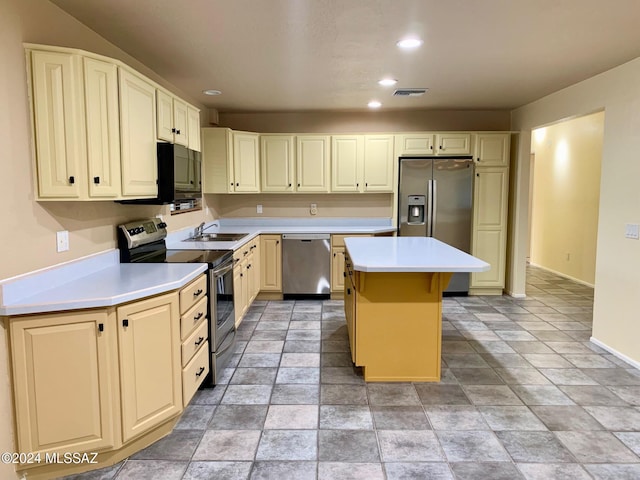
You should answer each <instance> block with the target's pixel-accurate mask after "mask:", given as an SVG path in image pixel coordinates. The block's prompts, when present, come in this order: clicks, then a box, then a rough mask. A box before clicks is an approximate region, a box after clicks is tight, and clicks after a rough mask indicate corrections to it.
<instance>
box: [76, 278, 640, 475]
mask: <svg viewBox="0 0 640 480" xmlns="http://www.w3.org/2000/svg"><path fill="white" fill-rule="evenodd" d="M592 303H593V290H592V289H590V288H587V287H584V286H582V285H579V284H576V283H574V282H571V281H568V280H565V279H562V278H560V277H557V276H554V275H551V274H549V273H547V272H545V271H542V270H540V269H535V268H530V269H529V274H528V288H527V298H526V299H521V300H517V299H513V298H511V297H506V296H503V297H458V298H445V300H444V307H443V317H444V318H443V342H442V357H443V371H442V381H441V382H440V383H437V384H435V383H398V384H392V383H386V384H374V383H372V384H365V382H364V381H363V379H362V376H361V375H360V372H359V371H358V369H354V368H353V366H352V364H351V360H350V354H349V346H348V340H347V331H346V325H345V323H344V315H343V305H342V302H339V301H325V302H313V301H306V302H286V301H284V302H260V301H258V302H254V304H253V306H252V307H251V310H250V312H249V313H248V314H247V316H246V318H245V320H244V321H243V323H242V325H241V328H240V330H239V337H240V341H239V344H238V347H237V353H236V355H235V356H234V359H233V366H232V368H228V369H227V370H226V372H225V375H224V380H223V382H222V383H221V384H220V385H218V386H216V387H215V388H213V389H209V390H202V391H199V392H198V393H197V394H196V397H195V398H194V400H193V401H192V403H191V404H190V405H189V407H188V408H187V409H186V411H185V413H184V415H183V417H182V419H181V420H180V422H179V424H178V425H177V427H176V429H175V430H174V431H173V433H172V434H171V435H169V436H168V437H166V438H165V439H163V440H161V441H159V442H157V443H156V444H154V445H152V446H151V447H149V448H147V449H145V450H143V451H141V452H139V453H137V454H136V455H134V456H132V457H131V458H129V459H128V460H126V461H125V462H122V463H120V464H118V465H115V466H114V467H111V468H109V469H103V470H101V471H98V472H94V473H92V474H91V473H89V474H84V475H80V476H77V477H75V478H81V479H84V480H86V479H97V478H100V479H108V478H116V479H136V480H138V479H154V480H156V479H162V480H171V479H184V480H195V479H216V480H219V479H283V480H284V479H286V480H288V479H296V480H304V479H319V480H325V479H331V480H337V479H366V480H375V479H383V478H387V479H390V480H391V479H440V480H444V479H459V480H466V479H474V480H475V479H491V480H500V479H508V480H514V479H536V480H537V479H544V480H549V479H564V480H572V479H591V478H596V479H615V480H624V479H638V478H640V458H639V456H640V371H638V370H637V369H633V368H631V367H630V366H629V365H628V364H625V363H624V362H622V361H620V360H619V359H617V358H616V357H614V356H612V355H610V354H608V353H607V352H605V351H604V350H601V349H600V348H598V347H597V346H596V345H594V344H592V343H590V342H589V337H590V334H591V312H592Z"/></svg>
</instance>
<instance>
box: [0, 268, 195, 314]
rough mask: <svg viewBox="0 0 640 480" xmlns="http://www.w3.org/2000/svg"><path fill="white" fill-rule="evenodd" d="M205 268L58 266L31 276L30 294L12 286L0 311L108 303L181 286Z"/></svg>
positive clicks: (38, 310) (37, 310)
mask: <svg viewBox="0 0 640 480" xmlns="http://www.w3.org/2000/svg"><path fill="white" fill-rule="evenodd" d="M206 270H207V264H206V263H122V264H121V263H115V264H112V265H109V266H106V267H105V268H101V269H99V270H96V271H93V272H89V273H87V272H83V273H84V274H82V273H81V274H78V272H77V271H76V272H74V274H73V275H68V274H65V273H63V270H62V269H60V270H58V271H53V272H47V273H46V274H45V275H41V277H42V281H41V282H38V278H39V277H38V275H34V276H32V277H31V278H30V279H29V280H28V281H29V284H30V289H31V291H32V294H30V295H29V294H26V289H25V288H18V289H16V290H18V291H17V292H16V295H15V297H17V298H13V299H11V298H5V299H4V302H3V304H2V305H0V315H6V316H13V315H24V314H30V313H45V312H59V311H62V310H76V309H82V308H98V307H110V306H114V305H119V304H121V303H126V302H130V301H133V300H138V299H140V298H144V297H148V296H150V295H158V294H161V293H165V292H169V291H171V290H176V289H178V288H182V287H183V286H185V285H187V284H188V283H189V282H190V281H191V280H193V279H195V278H197V277H198V275H200V274H201V273H203V272H205V271H206ZM35 282H37V283H35ZM20 293H22V295H20ZM8 296H9V295H7V297H8Z"/></svg>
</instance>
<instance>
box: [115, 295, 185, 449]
mask: <svg viewBox="0 0 640 480" xmlns="http://www.w3.org/2000/svg"><path fill="white" fill-rule="evenodd" d="M117 319H118V344H119V355H120V383H121V390H122V391H121V397H122V437H123V440H124V441H125V442H126V441H128V440H130V439H132V438H135V437H137V436H139V435H141V434H142V433H144V432H147V431H149V430H151V429H152V428H154V427H155V426H157V425H159V424H160V423H162V422H163V421H165V420H168V419H169V418H171V417H173V416H175V415H178V414H179V413H180V412H181V411H182V363H181V342H180V309H179V303H178V293H177V292H174V293H170V294H166V295H160V296H157V297H151V298H148V299H145V300H140V301H137V302H133V303H130V304H127V305H123V306H120V307H118V309H117Z"/></svg>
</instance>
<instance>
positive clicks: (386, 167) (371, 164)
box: [364, 135, 394, 192]
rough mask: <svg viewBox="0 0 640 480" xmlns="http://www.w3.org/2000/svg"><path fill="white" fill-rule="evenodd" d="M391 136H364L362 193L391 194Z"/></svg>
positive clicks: (392, 160) (392, 159) (392, 161)
mask: <svg viewBox="0 0 640 480" xmlns="http://www.w3.org/2000/svg"><path fill="white" fill-rule="evenodd" d="M393 163H394V158H393V135H365V137H364V191H365V192H393Z"/></svg>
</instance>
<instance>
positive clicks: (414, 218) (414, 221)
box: [407, 195, 425, 225]
mask: <svg viewBox="0 0 640 480" xmlns="http://www.w3.org/2000/svg"><path fill="white" fill-rule="evenodd" d="M407 205H408V207H409V211H408V212H407V223H408V224H409V225H418V224H424V206H425V196H424V195H409V196H408V198H407Z"/></svg>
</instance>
